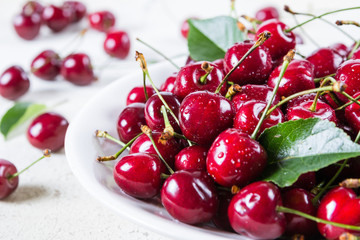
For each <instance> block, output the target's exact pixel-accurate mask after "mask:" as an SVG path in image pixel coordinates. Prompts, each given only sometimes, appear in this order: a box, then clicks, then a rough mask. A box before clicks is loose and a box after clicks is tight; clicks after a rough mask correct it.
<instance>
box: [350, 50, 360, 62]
mask: <svg viewBox="0 0 360 240" xmlns="http://www.w3.org/2000/svg"><path fill="white" fill-rule="evenodd" d="M351 59H360V48H359V49H358V50H356V51H355V52H354V54H353V55H352V57H351Z"/></svg>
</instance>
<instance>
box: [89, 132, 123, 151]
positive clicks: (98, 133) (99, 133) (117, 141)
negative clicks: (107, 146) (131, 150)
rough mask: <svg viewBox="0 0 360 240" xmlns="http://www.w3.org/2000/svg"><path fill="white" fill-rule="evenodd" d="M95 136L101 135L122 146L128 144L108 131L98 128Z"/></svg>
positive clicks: (100, 136)
mask: <svg viewBox="0 0 360 240" xmlns="http://www.w3.org/2000/svg"><path fill="white" fill-rule="evenodd" d="M95 136H96V137H99V138H106V139H109V140H110V141H113V142H114V143H117V144H119V145H120V146H122V147H124V146H126V144H125V143H123V142H122V141H120V140H118V139H116V138H114V137H113V136H111V135H110V134H109V133H108V132H107V131H101V130H96V131H95Z"/></svg>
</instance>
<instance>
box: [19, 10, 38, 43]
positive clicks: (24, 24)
mask: <svg viewBox="0 0 360 240" xmlns="http://www.w3.org/2000/svg"><path fill="white" fill-rule="evenodd" d="M13 25H14V29H15V31H16V33H17V34H18V35H19V37H21V38H23V39H25V40H32V39H34V38H35V37H36V36H37V35H39V32H40V27H41V16H40V15H39V14H38V13H36V12H34V13H32V14H30V15H26V14H24V13H20V14H19V15H17V16H15V18H14V20H13Z"/></svg>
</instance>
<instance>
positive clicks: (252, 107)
mask: <svg viewBox="0 0 360 240" xmlns="http://www.w3.org/2000/svg"><path fill="white" fill-rule="evenodd" d="M265 108H266V103H265V102H262V101H259V100H251V101H249V102H246V103H245V104H244V105H242V107H241V108H240V109H239V110H238V111H237V113H236V116H235V118H234V128H237V129H240V130H241V131H243V132H244V133H247V134H252V133H253V132H254V130H255V127H256V125H257V123H258V122H259V120H260V118H261V115H262V113H263V111H264V110H265ZM284 121H285V117H284V114H283V113H282V112H281V110H280V109H278V108H276V109H275V110H274V111H273V112H271V114H270V116H268V117H267V118H266V119H265V120H264V122H263V123H262V125H261V127H260V131H259V133H258V135H260V134H261V133H262V132H263V131H264V130H265V129H267V128H270V127H272V126H275V125H277V124H279V123H282V122H284Z"/></svg>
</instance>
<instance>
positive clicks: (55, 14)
mask: <svg viewBox="0 0 360 240" xmlns="http://www.w3.org/2000/svg"><path fill="white" fill-rule="evenodd" d="M42 19H43V20H44V23H45V24H46V25H47V26H48V27H49V28H50V29H51V30H52V31H53V32H60V31H62V30H63V29H65V28H66V27H67V26H68V25H69V24H70V21H71V11H69V10H68V9H66V8H61V7H57V6H54V5H50V6H47V7H45V9H44V11H43V14H42Z"/></svg>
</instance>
